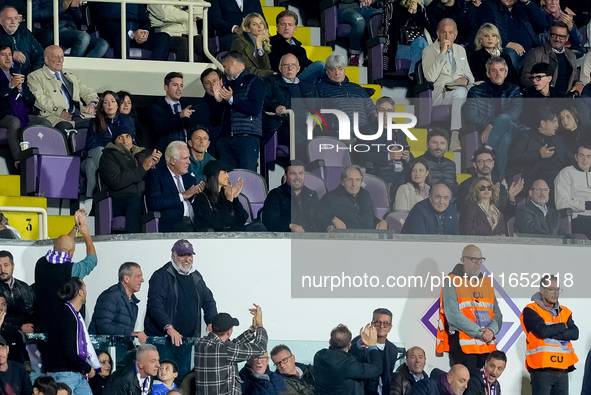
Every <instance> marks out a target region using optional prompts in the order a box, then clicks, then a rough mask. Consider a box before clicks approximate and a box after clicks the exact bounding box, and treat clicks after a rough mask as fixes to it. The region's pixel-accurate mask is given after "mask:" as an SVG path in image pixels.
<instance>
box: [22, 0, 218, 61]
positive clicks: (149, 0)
mask: <svg viewBox="0 0 591 395" xmlns="http://www.w3.org/2000/svg"><path fill="white" fill-rule="evenodd" d="M92 1H93V3H121V59H124V60H125V59H127V29H126V26H127V16H126V12H125V6H126V5H127V3H132V4H157V5H186V6H188V9H187V12H188V22H189V24H188V26H189V62H190V63H193V60H194V52H195V47H194V42H193V39H192V38H193V33H194V32H193V6H198V7H202V8H203V34H202V38H203V52H204V54H205V56H207V58H208V59H209V60H211V62H212V63H213V64H214V65H215V66H216V67H217V68H219V69H223V66H222V64H221V63H220V62H218V60H217V59H216V58H215V56H213V55H212V54H211V52H209V46H208V45H207V42H208V41H209V32H208V28H209V26H208V21H207V11H208V8H209V7H211V4H210V3H208V2H207V1H202V0H182V1H178V0H92ZM59 4H60V1H59V0H54V2H53V42H54V44H55V45H59ZM27 28H28V29H29V30H30V31H33V0H27Z"/></svg>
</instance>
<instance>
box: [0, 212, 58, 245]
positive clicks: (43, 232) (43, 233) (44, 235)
mask: <svg viewBox="0 0 591 395" xmlns="http://www.w3.org/2000/svg"><path fill="white" fill-rule="evenodd" d="M0 211H2V212H20V213H36V214H37V216H38V217H39V225H38V228H39V240H46V239H49V232H48V229H49V226H48V223H47V210H45V209H44V208H41V207H18V206H0Z"/></svg>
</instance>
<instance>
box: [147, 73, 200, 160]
mask: <svg viewBox="0 0 591 395" xmlns="http://www.w3.org/2000/svg"><path fill="white" fill-rule="evenodd" d="M183 88H184V87H183V74H182V73H178V72H175V71H173V72H171V73H168V74H166V77H164V92H166V95H165V96H164V97H160V98H158V101H157V102H156V103H154V104H153V105H152V106H151V107H150V111H149V113H148V117H149V119H150V125H151V127H152V138H153V139H155V140H156V149H158V151H160V152H164V150H165V149H166V147H167V146H168V144H169V143H171V142H173V141H177V140H178V141H184V142H185V143H186V142H187V140H188V133H189V132H191V131H193V126H195V125H196V122H195V119H196V118H197V114H195V110H194V109H193V108H192V107H193V106H191V105H188V106H183V105H182V104H181V101H180V100H181V97H182V96H183Z"/></svg>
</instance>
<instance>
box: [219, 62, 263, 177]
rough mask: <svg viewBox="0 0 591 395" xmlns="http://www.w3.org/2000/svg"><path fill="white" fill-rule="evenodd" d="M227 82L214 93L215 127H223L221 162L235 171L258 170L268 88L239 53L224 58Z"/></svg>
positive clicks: (220, 142)
mask: <svg viewBox="0 0 591 395" xmlns="http://www.w3.org/2000/svg"><path fill="white" fill-rule="evenodd" d="M222 64H223V65H224V73H225V74H226V76H227V77H228V82H227V83H225V84H224V85H223V86H217V87H215V89H214V90H213V96H214V98H215V103H213V105H212V106H211V108H210V110H211V114H212V116H211V118H210V122H211V124H212V126H218V125H221V129H220V135H219V138H218V141H217V145H216V148H217V150H218V159H219V160H220V161H222V162H225V163H228V164H229V165H230V166H232V167H233V168H240V169H248V170H252V171H256V170H257V161H258V158H259V151H260V138H261V136H262V134H263V133H262V128H263V101H264V99H265V84H264V83H263V81H262V80H261V79H260V78H259V77H257V76H256V75H254V74H251V72H250V71H249V70H248V69H247V68H246V66H245V65H244V59H243V56H242V54H241V53H240V52H238V51H230V52H228V53H227V54H225V55H224V57H223V58H222Z"/></svg>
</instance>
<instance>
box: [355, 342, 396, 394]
mask: <svg viewBox="0 0 591 395" xmlns="http://www.w3.org/2000/svg"><path fill="white" fill-rule="evenodd" d="M358 340H361V336H357V337H355V338H354V339H353V340H352V341H351V348H350V349H349V354H351V355H354V356H355V358H357V359H358V360H359V361H361V362H369V360H367V353H365V352H364V351H363V350H362V349H360V348H359V347H358V345H357V343H358ZM382 356H383V358H382V359H383V361H384V370H383V372H382V374H381V375H380V376H377V377H372V378H369V379H366V380H365V394H366V395H370V394H371V395H374V394H376V395H377V394H378V385H379V378H378V377H381V378H382V394H389V393H390V381H391V377H392V373H393V372H394V366H395V365H396V360H397V359H398V347H396V345H395V344H394V343H392V342H391V341H390V340H388V339H386V346H385V347H384V352H383V353H382Z"/></svg>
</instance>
